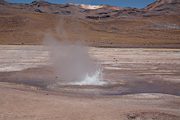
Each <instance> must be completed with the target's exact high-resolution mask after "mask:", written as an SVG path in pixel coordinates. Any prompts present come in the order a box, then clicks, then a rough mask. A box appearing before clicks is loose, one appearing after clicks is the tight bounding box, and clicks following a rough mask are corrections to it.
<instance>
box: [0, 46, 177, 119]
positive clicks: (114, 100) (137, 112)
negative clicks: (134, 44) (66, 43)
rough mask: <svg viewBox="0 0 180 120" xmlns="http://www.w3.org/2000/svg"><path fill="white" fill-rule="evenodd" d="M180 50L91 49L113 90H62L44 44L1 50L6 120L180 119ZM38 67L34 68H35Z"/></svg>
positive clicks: (0, 85)
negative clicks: (54, 82) (55, 82)
mask: <svg viewBox="0 0 180 120" xmlns="http://www.w3.org/2000/svg"><path fill="white" fill-rule="evenodd" d="M179 52H180V50H179V49H142V48H136V49H135V48H133V49H132V48H93V47H92V48H89V53H90V55H91V56H92V57H93V59H94V60H96V61H99V62H100V63H101V64H102V66H103V68H104V71H103V74H104V75H103V76H104V80H105V81H107V82H108V83H111V85H109V86H104V87H99V86H98V87H97V86H83V87H82V86H79V87H78V86H59V87H60V88H54V89H49V88H48V87H47V86H48V85H50V84H51V82H52V81H53V79H55V76H54V75H53V70H52V68H51V67H50V66H51V63H50V61H49V52H48V49H47V48H46V47H43V46H37V45H35V46H33V45H31V46H28V45H25V46H20V45H1V46H0V54H1V57H0V63H1V64H0V65H1V70H0V71H1V72H0V81H1V82H0V89H1V90H0V96H2V97H0V102H1V109H0V115H1V116H0V119H2V120H4V119H6V120H11V119H15V120H21V119H22V120H24V119H26V120H28V119H29V120H41V119H43V120H44V119H47V120H48V119H52V120H59V119H64V120H71V119H87V120H92V119H95V120H102V119H104V120H112V119H122V120H149V119H152V120H179V119H180V116H179V114H180V111H179V107H180V103H179V102H180V97H179V95H180V93H179V91H180V90H179V88H180V81H179V80H180V76H179V71H180V70H179V68H180V67H179V65H180V63H179V61H180V56H179V55H180V54H179ZM32 67H33V68H32Z"/></svg>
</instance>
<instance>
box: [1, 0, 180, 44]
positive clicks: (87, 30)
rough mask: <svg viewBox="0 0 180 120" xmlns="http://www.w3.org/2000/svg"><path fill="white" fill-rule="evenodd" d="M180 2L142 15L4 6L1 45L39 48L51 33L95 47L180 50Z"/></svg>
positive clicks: (160, 2) (109, 9)
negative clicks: (177, 48) (167, 48)
mask: <svg viewBox="0 0 180 120" xmlns="http://www.w3.org/2000/svg"><path fill="white" fill-rule="evenodd" d="M179 5H180V3H179V1H178V0H157V2H154V3H152V4H150V5H148V6H147V7H145V8H144V9H137V8H121V7H113V6H107V5H104V6H102V7H100V8H97V9H88V8H85V7H84V6H81V5H73V4H65V5H63V4H52V3H48V2H42V1H41V2H37V1H34V2H32V3H30V4H12V3H7V2H4V1H3V0H1V2H0V44H41V43H42V40H43V36H44V35H45V34H46V33H51V34H53V35H54V36H55V37H57V38H59V40H69V41H84V42H85V43H87V44H88V45H93V46H106V47H107V46H111V47H180V40H179V38H180V22H179V21H180V14H179V12H178V10H179Z"/></svg>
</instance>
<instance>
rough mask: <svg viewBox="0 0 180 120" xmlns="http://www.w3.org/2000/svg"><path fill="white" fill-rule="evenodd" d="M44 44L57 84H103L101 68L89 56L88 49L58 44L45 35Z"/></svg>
mask: <svg viewBox="0 0 180 120" xmlns="http://www.w3.org/2000/svg"><path fill="white" fill-rule="evenodd" d="M44 44H45V45H46V46H47V47H48V49H49V50H50V60H51V62H52V66H53V68H54V69H55V74H56V76H57V79H58V82H59V83H69V84H75V85H100V84H104V82H103V81H101V80H100V79H102V75H101V67H100V65H99V64H98V63H95V62H94V60H93V59H92V58H91V57H90V56H89V53H88V47H85V46H83V45H82V44H80V43H75V44H70V43H67V42H60V41H58V40H57V39H55V38H54V37H52V36H51V35H46V36H45V38H44Z"/></svg>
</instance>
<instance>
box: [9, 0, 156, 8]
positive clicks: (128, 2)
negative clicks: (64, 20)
mask: <svg viewBox="0 0 180 120" xmlns="http://www.w3.org/2000/svg"><path fill="white" fill-rule="evenodd" d="M8 1H9V2H14V3H30V2H32V1H33V0H8ZM46 1H48V2H51V3H70V2H71V3H79V4H80V3H83V4H92V5H100V4H108V5H114V6H122V7H136V8H143V7H145V6H146V5H148V4H150V3H152V2H154V1H155V0H46Z"/></svg>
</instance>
